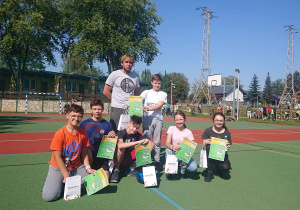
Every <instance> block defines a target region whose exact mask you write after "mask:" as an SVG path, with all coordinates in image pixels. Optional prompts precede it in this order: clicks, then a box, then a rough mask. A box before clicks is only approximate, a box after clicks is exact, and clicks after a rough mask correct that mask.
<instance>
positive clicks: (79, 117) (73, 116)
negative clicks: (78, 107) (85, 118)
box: [70, 115, 82, 119]
mask: <svg viewBox="0 0 300 210" xmlns="http://www.w3.org/2000/svg"><path fill="white" fill-rule="evenodd" d="M70 117H71V118H72V119H77V118H78V119H82V116H77V115H70Z"/></svg>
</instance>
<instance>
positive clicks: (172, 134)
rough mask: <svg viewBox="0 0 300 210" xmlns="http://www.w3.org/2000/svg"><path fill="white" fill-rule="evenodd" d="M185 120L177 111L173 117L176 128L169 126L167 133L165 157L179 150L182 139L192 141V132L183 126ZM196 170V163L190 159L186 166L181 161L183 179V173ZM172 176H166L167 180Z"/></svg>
mask: <svg viewBox="0 0 300 210" xmlns="http://www.w3.org/2000/svg"><path fill="white" fill-rule="evenodd" d="M185 120H186V117H185V114H184V112H183V111H181V110H177V112H176V113H175V115H174V121H175V123H176V126H170V127H169V129H168V131H167V141H166V147H167V149H166V155H174V154H175V153H176V152H177V151H178V150H180V149H181V147H180V144H181V143H182V142H183V140H184V138H188V139H189V140H194V136H193V133H192V131H190V130H189V129H187V128H186V125H185V124H184V123H185ZM197 168H198V165H197V163H196V161H195V160H194V159H193V158H191V160H190V162H188V163H187V164H186V163H185V162H183V161H181V174H182V176H183V178H186V173H185V171H186V170H188V171H191V172H194V171H196V170H197ZM171 177H172V174H167V177H166V178H167V179H170V178H171Z"/></svg>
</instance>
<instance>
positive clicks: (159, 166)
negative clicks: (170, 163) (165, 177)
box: [155, 161, 164, 171]
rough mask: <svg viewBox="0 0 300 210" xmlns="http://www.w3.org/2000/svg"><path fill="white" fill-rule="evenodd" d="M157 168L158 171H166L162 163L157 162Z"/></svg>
mask: <svg viewBox="0 0 300 210" xmlns="http://www.w3.org/2000/svg"><path fill="white" fill-rule="evenodd" d="M155 168H156V169H157V170H158V171H163V170H164V167H163V165H162V164H161V162H157V161H155Z"/></svg>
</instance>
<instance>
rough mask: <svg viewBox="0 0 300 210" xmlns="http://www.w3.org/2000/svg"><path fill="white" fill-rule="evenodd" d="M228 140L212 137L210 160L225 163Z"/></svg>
mask: <svg viewBox="0 0 300 210" xmlns="http://www.w3.org/2000/svg"><path fill="white" fill-rule="evenodd" d="M226 142H227V140H224V139H219V138H215V137H212V138H211V145H210V151H209V156H208V158H210V159H214V160H220V161H224V158H225V151H226Z"/></svg>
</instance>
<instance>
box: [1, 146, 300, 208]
mask: <svg viewBox="0 0 300 210" xmlns="http://www.w3.org/2000/svg"><path fill="white" fill-rule="evenodd" d="M200 147H201V145H198V146H197V149H196V152H195V154H194V158H195V160H196V161H197V162H198V161H199V154H200V151H199V150H200ZM299 151H300V141H285V142H268V143H248V144H234V145H233V146H232V148H231V149H230V151H229V159H230V161H231V164H232V170H231V172H230V175H228V176H226V177H225V179H222V178H220V177H218V176H215V178H214V179H213V180H212V182H210V183H206V182H204V180H203V179H204V177H203V176H202V175H201V173H202V171H203V170H204V169H202V168H198V170H197V171H196V172H195V173H193V174H192V173H189V174H188V178H187V179H181V178H180V177H179V176H178V177H177V178H175V179H174V180H166V179H165V174H164V173H162V172H161V173H158V174H157V177H158V181H159V186H158V187H157V188H144V186H143V185H142V184H140V183H138V182H137V180H136V178H135V177H125V175H126V174H125V173H122V175H123V176H124V177H122V178H121V180H120V183H118V184H110V185H109V186H107V187H106V188H105V189H103V190H102V191H100V192H98V193H97V194H94V195H91V196H87V195H83V196H82V198H80V199H77V200H72V201H65V200H63V199H59V200H57V201H54V202H49V203H47V202H45V201H43V199H42V197H41V194H42V188H43V183H44V181H45V178H46V175H47V171H48V165H47V162H48V161H49V160H50V156H51V153H39V154H17V155H0V168H1V179H0V186H1V191H2V196H1V197H0V202H1V208H2V209H164V210H166V209H299V205H300V201H299V189H300V182H299V174H300V167H299V162H300V152H299ZM161 155H162V157H163V156H164V148H163V150H162V153H161ZM162 159H163V160H164V158H162Z"/></svg>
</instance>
